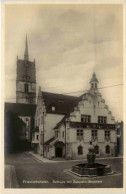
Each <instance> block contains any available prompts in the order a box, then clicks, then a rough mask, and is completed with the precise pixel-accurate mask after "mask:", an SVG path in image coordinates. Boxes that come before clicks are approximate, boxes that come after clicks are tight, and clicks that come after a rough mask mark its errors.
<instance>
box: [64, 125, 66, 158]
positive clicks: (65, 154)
mask: <svg viewBox="0 0 126 194" xmlns="http://www.w3.org/2000/svg"><path fill="white" fill-rule="evenodd" d="M64 124H65V158H66V122H64Z"/></svg>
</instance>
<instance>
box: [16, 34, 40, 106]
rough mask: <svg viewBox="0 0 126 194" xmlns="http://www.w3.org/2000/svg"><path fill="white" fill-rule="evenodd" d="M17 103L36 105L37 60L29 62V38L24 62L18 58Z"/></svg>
mask: <svg viewBox="0 0 126 194" xmlns="http://www.w3.org/2000/svg"><path fill="white" fill-rule="evenodd" d="M16 102H17V103H24V104H36V72H35V60H34V61H33V62H31V61H29V55H28V43H27V36H26V45H25V53H24V60H21V59H18V57H17V79H16Z"/></svg>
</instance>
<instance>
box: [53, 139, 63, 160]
mask: <svg viewBox="0 0 126 194" xmlns="http://www.w3.org/2000/svg"><path fill="white" fill-rule="evenodd" d="M64 148H65V145H64V143H63V142H61V141H58V142H56V143H55V157H57V158H63V157H64Z"/></svg>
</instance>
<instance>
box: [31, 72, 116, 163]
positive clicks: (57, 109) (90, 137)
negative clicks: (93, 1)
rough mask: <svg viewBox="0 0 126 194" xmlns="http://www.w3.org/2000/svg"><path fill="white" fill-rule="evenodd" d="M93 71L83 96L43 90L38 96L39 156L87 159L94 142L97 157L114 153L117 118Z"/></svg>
mask: <svg viewBox="0 0 126 194" xmlns="http://www.w3.org/2000/svg"><path fill="white" fill-rule="evenodd" d="M98 84H99V82H98V79H97V77H96V74H95V73H93V75H92V78H91V80H90V89H89V90H87V92H86V93H84V94H82V95H81V96H80V97H74V96H68V95H61V94H53V93H48V92H43V91H41V88H39V93H38V97H37V106H36V112H35V128H34V131H33V133H32V145H33V147H34V151H35V152H36V153H38V154H39V155H42V156H44V157H46V158H49V159H52V158H55V157H62V158H67V159H76V158H86V155H87V153H88V147H89V142H90V141H93V145H94V147H95V152H96V155H97V157H103V156H104V157H108V156H115V155H116V152H117V129H116V122H115V118H114V116H113V115H112V112H111V111H110V110H109V108H108V106H107V105H106V103H105V100H104V99H103V97H102V95H101V93H100V92H99V90H98Z"/></svg>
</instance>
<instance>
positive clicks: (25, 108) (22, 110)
mask: <svg viewBox="0 0 126 194" xmlns="http://www.w3.org/2000/svg"><path fill="white" fill-rule="evenodd" d="M35 108H36V105H35V104H22V103H10V102H5V107H4V110H5V112H15V113H17V114H18V116H34V115H35Z"/></svg>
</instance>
